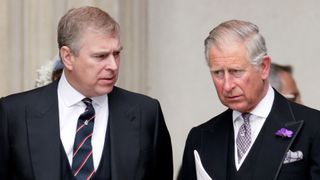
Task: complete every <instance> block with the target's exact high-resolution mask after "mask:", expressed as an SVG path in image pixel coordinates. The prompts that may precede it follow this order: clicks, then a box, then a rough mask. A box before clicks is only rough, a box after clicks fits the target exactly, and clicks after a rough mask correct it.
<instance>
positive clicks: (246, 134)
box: [236, 113, 251, 162]
mask: <svg viewBox="0 0 320 180" xmlns="http://www.w3.org/2000/svg"><path fill="white" fill-rule="evenodd" d="M250 116H251V114H250V113H243V114H242V118H243V124H242V125H241V126H240V129H239V132H238V136H237V139H236V142H237V150H238V162H240V160H241V159H242V157H243V155H244V154H245V153H246V152H247V150H248V149H249V147H250V144H251V127H250V121H249V118H250Z"/></svg>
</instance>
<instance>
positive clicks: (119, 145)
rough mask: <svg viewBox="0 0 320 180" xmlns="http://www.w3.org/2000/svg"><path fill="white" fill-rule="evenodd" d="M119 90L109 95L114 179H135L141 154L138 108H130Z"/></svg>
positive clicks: (112, 172)
mask: <svg viewBox="0 0 320 180" xmlns="http://www.w3.org/2000/svg"><path fill="white" fill-rule="evenodd" d="M119 91H120V90H119V89H118V88H117V87H114V90H113V91H112V92H111V93H110V94H109V96H108V98H109V122H108V123H110V124H109V125H110V144H111V147H110V148H111V176H112V179H115V180H121V179H133V177H134V174H135V172H136V169H135V168H136V167H137V166H138V165H137V164H138V158H139V152H140V149H139V147H140V141H139V129H140V128H139V127H140V121H139V116H138V112H136V111H137V110H136V108H134V107H132V106H129V104H127V103H128V102H127V101H126V99H123V98H122V96H121V95H120V93H119Z"/></svg>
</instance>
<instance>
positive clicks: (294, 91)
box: [278, 71, 301, 103]
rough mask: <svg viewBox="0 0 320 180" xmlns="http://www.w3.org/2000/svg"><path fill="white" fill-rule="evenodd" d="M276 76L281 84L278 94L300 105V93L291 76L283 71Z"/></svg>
mask: <svg viewBox="0 0 320 180" xmlns="http://www.w3.org/2000/svg"><path fill="white" fill-rule="evenodd" d="M278 76H279V78H280V83H281V86H280V87H281V89H280V93H281V94H282V95H283V96H285V97H286V98H287V99H289V100H291V101H294V102H296V103H301V97H300V92H299V90H298V87H297V85H296V82H295V81H294V79H293V77H292V75H291V74H290V73H289V72H285V71H283V72H280V73H279V74H278Z"/></svg>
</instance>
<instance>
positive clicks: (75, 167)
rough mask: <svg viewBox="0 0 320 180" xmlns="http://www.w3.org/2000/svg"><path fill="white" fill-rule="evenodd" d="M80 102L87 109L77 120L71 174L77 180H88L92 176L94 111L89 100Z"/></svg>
mask: <svg viewBox="0 0 320 180" xmlns="http://www.w3.org/2000/svg"><path fill="white" fill-rule="evenodd" d="M82 102H83V103H84V104H85V105H86V106H87V107H86V110H85V112H84V113H82V114H81V115H80V117H79V119H78V124H77V131H76V137H75V140H74V145H73V160H72V173H73V175H74V177H75V178H76V179H78V180H89V179H90V178H91V177H92V176H93V174H94V166H93V156H92V145H91V137H92V132H93V126H94V117H95V111H94V108H93V106H92V100H91V99H89V98H84V99H83V100H82Z"/></svg>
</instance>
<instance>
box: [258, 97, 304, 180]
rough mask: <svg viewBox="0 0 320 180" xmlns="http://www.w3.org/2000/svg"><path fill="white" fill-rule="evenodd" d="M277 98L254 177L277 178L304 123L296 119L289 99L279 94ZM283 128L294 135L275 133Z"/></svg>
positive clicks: (263, 138) (264, 134)
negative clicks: (285, 135) (288, 101)
mask: <svg viewBox="0 0 320 180" xmlns="http://www.w3.org/2000/svg"><path fill="white" fill-rule="evenodd" d="M275 98H276V99H275V103H274V106H273V108H272V110H271V112H270V114H269V116H268V118H267V119H266V122H265V124H264V126H263V131H264V132H263V134H262V142H261V143H262V144H261V150H260V151H259V153H258V156H257V161H256V165H255V172H254V175H253V179H261V178H262V179H266V180H270V179H277V177H278V174H279V172H280V168H281V166H282V164H283V160H284V158H285V155H286V153H287V151H288V150H289V148H290V146H291V144H292V143H293V141H294V140H295V138H296V136H297V135H298V134H299V132H300V129H301V127H302V125H303V121H302V120H300V121H297V120H296V119H295V117H294V115H293V114H292V111H291V107H290V105H289V104H288V103H287V100H284V99H283V98H282V97H281V98H280V97H279V96H278V95H277V94H276V97H275ZM281 128H286V129H288V130H291V131H292V132H293V133H294V134H293V136H292V137H291V138H289V137H280V136H277V135H276V134H275V133H276V132H277V131H278V130H280V129H281ZM259 136H260V134H259ZM259 136H258V138H259ZM257 140H258V139H257Z"/></svg>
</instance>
